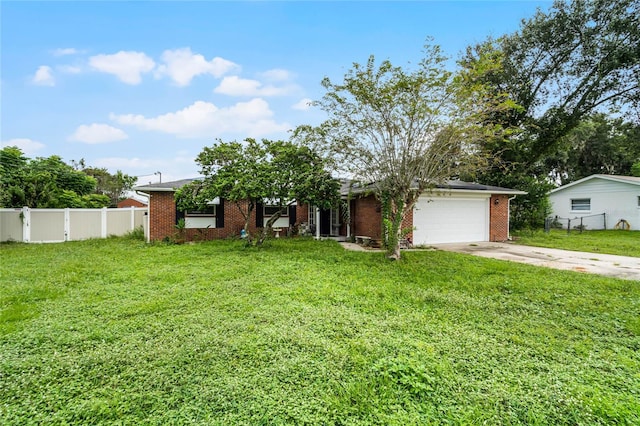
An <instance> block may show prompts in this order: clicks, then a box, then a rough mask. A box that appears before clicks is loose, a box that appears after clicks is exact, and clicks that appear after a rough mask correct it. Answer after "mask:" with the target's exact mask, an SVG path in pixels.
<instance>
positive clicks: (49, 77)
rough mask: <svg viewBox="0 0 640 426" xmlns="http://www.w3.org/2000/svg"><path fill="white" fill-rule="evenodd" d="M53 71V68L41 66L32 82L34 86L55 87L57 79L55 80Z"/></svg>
mask: <svg viewBox="0 0 640 426" xmlns="http://www.w3.org/2000/svg"><path fill="white" fill-rule="evenodd" d="M51 71H52V70H51V67H49V66H47V65H41V66H40V67H39V68H38V70H37V71H36V73H35V75H34V76H33V79H32V80H31V81H32V82H33V84H37V85H38V86H55V85H56V79H55V78H53V74H52V73H51Z"/></svg>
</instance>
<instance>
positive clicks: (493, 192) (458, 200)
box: [134, 179, 525, 245]
mask: <svg viewBox="0 0 640 426" xmlns="http://www.w3.org/2000/svg"><path fill="white" fill-rule="evenodd" d="M193 180H194V179H186V180H181V181H175V182H166V183H156V184H149V185H145V186H139V187H136V188H134V189H135V190H137V191H139V192H144V193H147V194H149V200H150V201H149V236H148V237H149V239H150V240H151V241H155V240H162V239H163V238H165V237H169V236H172V235H175V233H176V228H175V225H176V223H177V221H178V220H179V219H180V218H183V217H184V219H185V225H186V228H187V230H186V233H187V238H188V239H192V238H194V237H196V238H202V239H216V238H227V237H231V236H237V235H239V234H240V230H241V229H242V228H243V226H244V218H243V217H242V215H241V214H240V211H239V209H238V207H237V206H236V204H235V203H231V202H226V201H225V200H223V199H218V198H216V199H215V200H212V203H211V205H210V206H209V208H208V209H207V210H206V211H199V212H189V211H188V212H179V211H177V209H176V204H175V201H174V193H175V190H176V189H177V188H180V187H182V186H183V185H185V184H187V183H189V182H191V181H193ZM341 193H342V199H343V203H341V205H340V206H337V207H336V208H332V209H326V210H324V209H316V208H315V207H313V206H307V205H303V204H301V205H298V204H296V203H294V204H293V205H290V206H288V208H287V210H286V212H285V213H286V214H285V215H283V217H281V218H280V219H278V221H277V222H276V224H275V225H274V228H288V227H289V226H297V227H299V228H300V229H301V230H302V229H307V230H309V231H310V232H311V233H312V234H314V235H316V236H323V237H333V238H337V239H346V238H349V237H351V236H366V237H370V238H372V239H380V237H381V235H382V218H381V205H380V202H379V201H378V200H376V198H375V197H374V196H373V195H371V194H368V193H367V192H365V191H363V190H359V191H358V190H356V189H353V188H350V186H349V184H348V182H343V185H342V188H341ZM520 194H525V193H524V192H522V191H517V190H513V189H508V188H500V187H496V186H486V185H480V184H475V183H466V182H460V181H451V182H449V183H448V184H447V185H442V186H439V187H437V188H435V189H434V190H433V191H431V192H430V193H429V194H426V193H425V194H423V195H421V196H420V198H419V200H418V202H417V203H416V206H415V209H414V210H413V211H412V212H411V214H409V216H408V217H407V218H405V222H404V223H403V228H408V229H412V231H411V232H409V234H408V235H407V238H408V239H409V240H410V241H411V242H412V243H413V244H414V245H425V244H436V243H451V242H478V241H505V240H508V239H509V201H510V199H511V198H513V197H514V196H516V195H520ZM274 209H277V207H276V206H270V205H269V204H268V203H265V204H264V205H259V206H258V207H257V208H256V214H255V215H254V217H253V218H252V220H251V221H250V222H249V224H250V229H249V230H250V232H255V230H256V229H257V228H261V227H263V226H264V223H266V220H267V219H268V218H269V216H270V215H271V214H273V213H274Z"/></svg>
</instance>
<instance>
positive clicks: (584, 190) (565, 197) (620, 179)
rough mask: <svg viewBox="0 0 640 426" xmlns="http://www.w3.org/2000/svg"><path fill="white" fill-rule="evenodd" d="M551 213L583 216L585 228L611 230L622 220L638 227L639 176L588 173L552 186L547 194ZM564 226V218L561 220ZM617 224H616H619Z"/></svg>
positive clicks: (639, 225)
mask: <svg viewBox="0 0 640 426" xmlns="http://www.w3.org/2000/svg"><path fill="white" fill-rule="evenodd" d="M549 199H550V201H551V208H552V212H553V213H552V216H554V217H555V216H558V217H560V218H565V219H566V218H568V219H572V223H571V226H572V227H573V226H574V223H575V225H579V222H578V221H576V222H574V221H573V219H574V218H577V219H578V220H579V218H584V219H583V223H584V225H585V226H586V228H587V229H603V228H604V221H603V217H602V216H597V215H601V214H602V213H606V228H607V229H613V228H614V227H615V226H616V225H618V224H619V223H620V221H621V220H623V219H624V220H625V221H626V222H627V223H628V224H629V225H630V226H631V229H635V230H638V229H640V177H632V176H614V175H591V176H588V177H586V178H583V179H580V180H577V181H575V182H572V183H569V184H567V185H564V186H561V187H559V188H556V189H554V190H553V191H551V192H550V194H549ZM561 223H563V225H564V226H566V221H561ZM619 226H620V225H619Z"/></svg>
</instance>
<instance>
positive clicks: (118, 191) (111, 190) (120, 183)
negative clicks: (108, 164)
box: [81, 160, 137, 207]
mask: <svg viewBox="0 0 640 426" xmlns="http://www.w3.org/2000/svg"><path fill="white" fill-rule="evenodd" d="M81 164H84V161H83V160H81ZM82 172H83V173H84V174H86V175H87V176H91V177H92V178H94V179H95V180H96V189H95V192H96V194H100V195H105V196H107V197H108V199H109V204H107V205H108V206H110V207H117V205H118V201H120V200H121V199H122V198H123V197H124V196H125V194H126V192H127V191H130V190H131V188H133V185H135V183H136V180H137V178H136V177H135V176H129V175H126V174H124V173H122V171H120V170H118V171H117V172H116V173H115V174H111V173H109V171H108V170H107V169H105V168H94V167H87V168H83V169H82Z"/></svg>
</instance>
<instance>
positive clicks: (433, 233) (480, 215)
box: [413, 195, 489, 245]
mask: <svg viewBox="0 0 640 426" xmlns="http://www.w3.org/2000/svg"><path fill="white" fill-rule="evenodd" d="M413 226H414V227H415V230H414V231H413V244H415V245H421V244H438V243H466V242H473V241H488V240H489V199H488V198H459V197H456V198H453V197H449V196H442V197H437V196H425V195H423V196H421V197H420V198H419V199H418V202H417V203H416V207H415V210H414V212H413Z"/></svg>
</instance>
